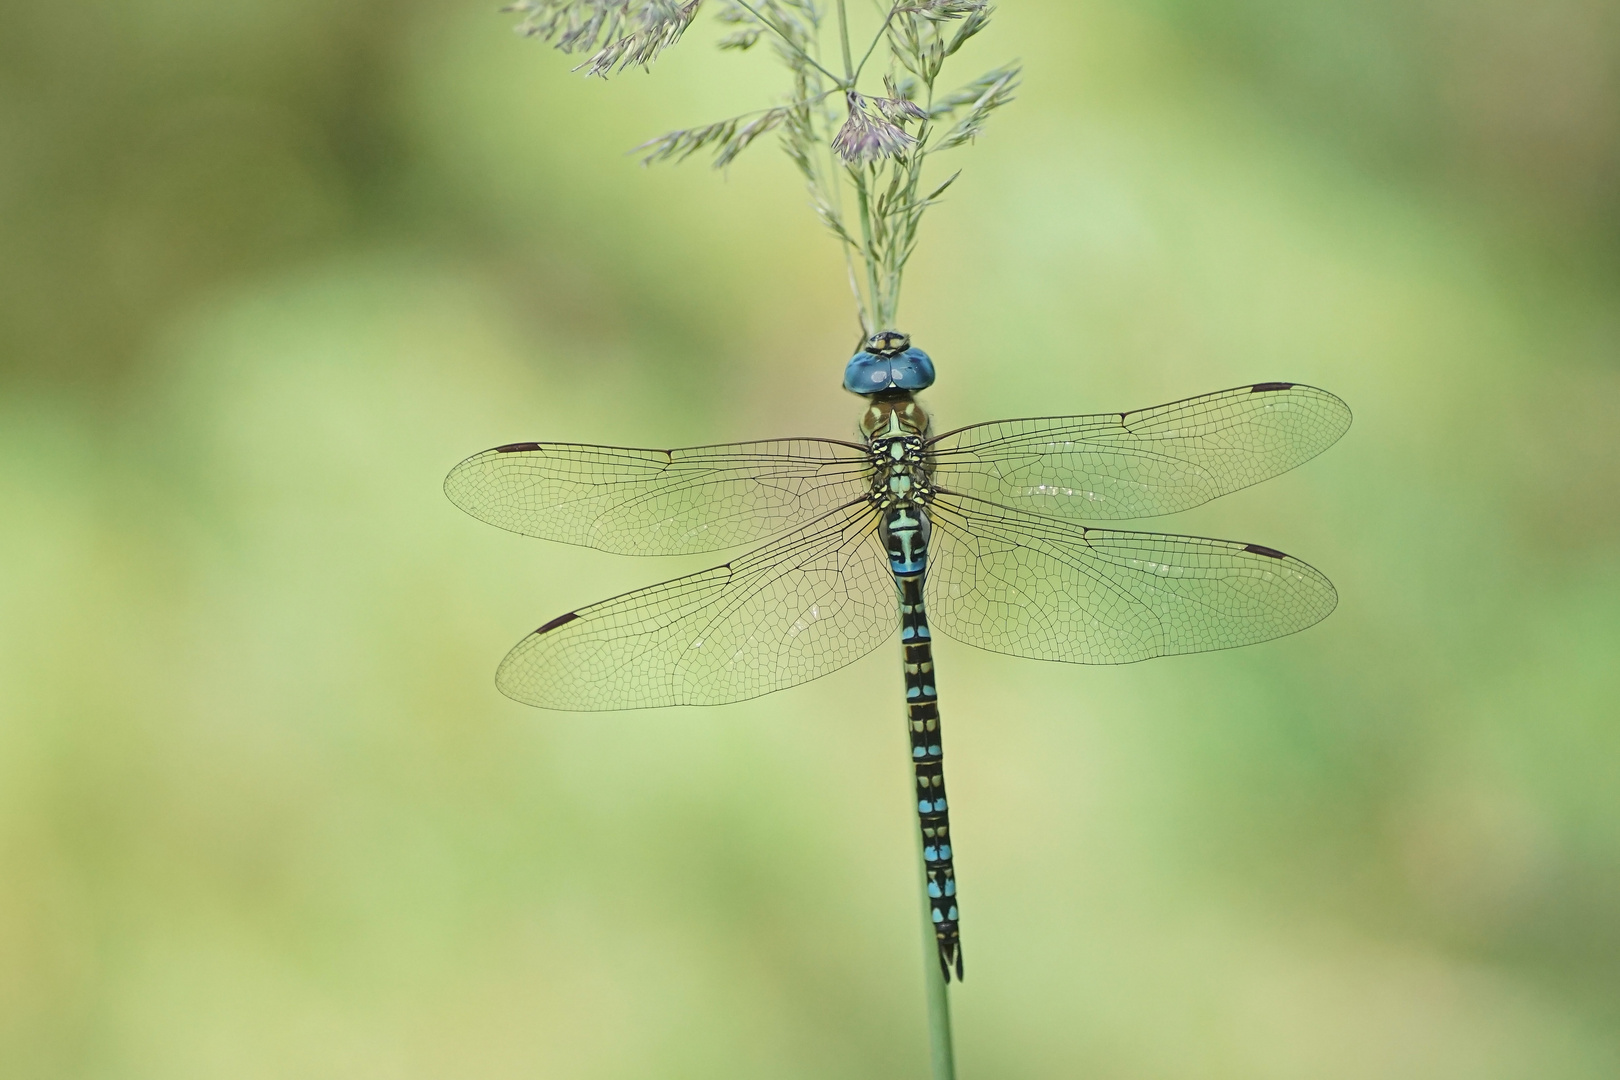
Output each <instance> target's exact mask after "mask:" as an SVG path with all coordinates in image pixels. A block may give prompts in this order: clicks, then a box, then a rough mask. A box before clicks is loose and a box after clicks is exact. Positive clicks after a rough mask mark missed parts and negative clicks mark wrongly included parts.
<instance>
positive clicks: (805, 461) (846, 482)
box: [444, 439, 867, 555]
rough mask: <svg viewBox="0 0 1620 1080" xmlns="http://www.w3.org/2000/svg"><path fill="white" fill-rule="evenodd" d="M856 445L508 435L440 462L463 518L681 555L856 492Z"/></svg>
mask: <svg viewBox="0 0 1620 1080" xmlns="http://www.w3.org/2000/svg"><path fill="white" fill-rule="evenodd" d="M866 473H867V457H866V452H865V451H864V450H863V449H862V448H861V447H859V446H856V445H854V444H853V443H842V442H837V441H834V440H831V439H780V440H774V441H770V442H752V443H732V444H729V445H725V446H694V447H689V448H687V449H683V450H635V449H629V448H625V447H617V446H583V445H579V444H575V443H514V444H512V445H510V446H502V447H497V448H496V449H494V450H486V451H484V452H483V453H481V454H475V455H473V456H472V457H470V458H468V459H467V460H466V461H463V462H462V463H461V464H459V465H457V466H456V467H455V468H454V469H452V470H450V475H449V476H448V477H446V478H445V482H444V491H445V494H446V495H448V496H449V497H450V501H451V502H453V503H455V504H456V505H457V506H459V507H461V508H462V509H463V510H465V511H467V513H469V514H471V515H472V516H473V517H475V518H478V519H480V520H482V521H487V522H489V523H490V524H491V525H498V526H500V527H501V528H503V529H510V530H511V531H512V532H517V533H523V534H524V535H526V536H538V537H541V538H543V539H546V540H560V541H562V542H563V543H566V544H578V545H581V546H583V547H592V548H599V549H601V550H602V551H612V552H616V553H618V554H621V555H685V554H693V553H696V552H702V551H718V550H720V549H722V548H728V547H735V546H737V545H738V544H746V543H752V542H753V541H756V540H760V539H763V538H764V537H767V536H773V535H775V534H776V533H779V532H785V531H787V530H789V529H793V528H799V527H802V526H805V525H807V524H809V523H810V522H812V521H815V520H816V519H817V518H820V517H821V516H822V515H824V514H826V513H828V512H829V511H831V510H833V509H834V508H836V507H839V506H843V505H844V504H846V503H850V502H853V501H855V500H856V499H858V498H860V497H861V496H862V495H863V494H864V493H865V492H866V490H867V481H866V479H865V476H866Z"/></svg>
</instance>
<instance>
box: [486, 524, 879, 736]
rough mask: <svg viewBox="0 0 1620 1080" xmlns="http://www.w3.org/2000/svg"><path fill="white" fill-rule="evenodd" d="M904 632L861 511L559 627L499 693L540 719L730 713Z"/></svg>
mask: <svg viewBox="0 0 1620 1080" xmlns="http://www.w3.org/2000/svg"><path fill="white" fill-rule="evenodd" d="M898 625H899V605H898V601H897V600H896V597H895V586H894V579H893V578H892V577H891V576H890V574H889V567H888V563H887V561H886V559H885V557H884V554H883V549H882V546H881V545H880V544H879V543H878V539H877V513H876V511H875V510H874V509H872V508H871V506H870V504H869V503H866V502H864V501H863V502H862V503H860V504H858V505H854V506H851V507H849V508H848V509H847V510H846V511H842V512H839V513H835V514H832V515H830V516H829V518H828V519H827V520H826V521H823V522H820V523H817V524H816V525H815V526H812V527H811V528H809V529H805V530H802V531H800V532H798V533H795V534H793V535H791V536H786V537H783V538H782V539H780V540H777V541H774V542H772V543H771V544H768V545H767V546H765V547H762V548H759V549H757V550H755V551H751V552H749V553H748V554H746V555H742V556H739V557H738V558H736V559H733V560H732V561H731V562H729V563H726V564H725V565H724V566H717V567H715V568H714V569H712V570H705V571H703V572H701V573H697V574H691V575H689V576H687V577H682V578H676V579H675V580H674V581H666V582H664V583H663V584H661V585H654V586H652V587H650V588H646V589H639V590H637V591H636V592H632V593H625V594H624V595H623V596H617V597H614V598H613V599H612V600H604V601H602V602H601V603H599V604H592V605H591V606H590V607H584V608H580V609H579V610H578V611H573V612H570V613H568V614H567V615H564V616H561V617H560V618H557V619H553V620H552V621H551V622H549V623H547V624H546V625H544V626H542V627H541V628H540V629H538V630H536V631H535V632H534V633H532V634H530V635H529V636H528V637H526V638H524V639H523V640H522V641H521V642H519V643H518V645H517V647H516V648H514V649H513V650H512V651H511V652H510V653H508V654H507V655H506V659H505V660H503V661H501V666H500V669H499V671H497V672H496V675H495V684H496V685H497V686H499V687H500V689H501V692H502V693H504V694H506V695H507V696H508V697H512V698H515V699H517V700H518V701H522V702H526V703H527V704H530V705H538V706H540V707H541V708H545V709H570V710H577V711H581V712H593V711H596V710H600V709H650V708H655V707H658V706H661V705H722V704H725V703H726V702H729V701H742V700H743V699H745V698H751V697H758V696H759V695H760V694H768V693H770V692H771V691H773V690H783V689H786V688H787V687H789V686H797V685H798V684H799V683H803V682H809V681H810V680H811V679H814V678H818V677H820V676H822V675H825V674H827V673H828V672H830V671H835V670H837V669H838V668H841V667H843V666H844V665H845V664H849V663H853V662H854V661H855V660H858V659H860V658H861V657H862V656H865V655H866V654H867V653H869V652H871V651H872V650H873V649H875V648H877V647H878V646H879V645H881V644H882V643H883V642H884V641H886V640H887V639H888V638H889V637H890V636H891V635H892V634H893V633H894V631H895V629H896V627H897V626H898Z"/></svg>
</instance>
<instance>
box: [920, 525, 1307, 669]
mask: <svg viewBox="0 0 1620 1080" xmlns="http://www.w3.org/2000/svg"><path fill="white" fill-rule="evenodd" d="M929 518H930V520H931V521H932V522H933V536H932V539H931V540H930V543H929V556H928V578H927V593H926V595H927V601H928V609H929V617H930V622H931V623H932V624H933V625H934V626H936V627H938V628H939V629H940V630H943V631H944V632H945V633H946V634H949V635H950V636H951V637H954V638H956V639H957V640H959V641H963V642H966V643H967V644H969V645H977V646H978V647H979V648H981V649H989V650H991V651H992V652H1001V653H1011V654H1012V655H1014V656H1028V657H1032V658H1034V659H1037V660H1066V661H1070V662H1072V663H1079V664H1129V663H1134V662H1135V661H1137V660H1147V659H1149V658H1150V657H1155V656H1172V655H1175V654H1178V653H1194V652H1207V651H1209V650H1212V649H1229V648H1232V647H1234V646H1237V645H1251V644H1254V643H1255V642H1258V641H1268V640H1270V639H1272V638H1276V637H1282V636H1283V635H1285V634H1292V633H1294V632H1296V631H1299V630H1303V629H1305V628H1306V627H1307V626H1310V625H1312V624H1313V623H1316V622H1319V621H1320V620H1322V619H1324V618H1326V617H1327V615H1328V613H1329V612H1331V611H1332V610H1333V607H1334V605H1335V604H1336V603H1337V602H1338V595H1337V594H1336V593H1335V592H1334V591H1333V585H1332V583H1331V582H1329V581H1328V579H1327V578H1325V577H1323V576H1322V575H1321V574H1320V573H1318V572H1317V571H1316V570H1315V569H1313V568H1312V567H1310V566H1307V565H1306V564H1305V563H1303V562H1300V561H1299V560H1298V559H1295V558H1291V557H1289V556H1287V555H1284V554H1283V553H1282V552H1280V551H1274V550H1272V549H1271V548H1267V547H1263V546H1261V545H1258V544H1240V543H1235V542H1233V541H1230V540H1208V539H1204V538H1202V537H1196V536H1164V535H1160V534H1158V533H1142V532H1123V531H1120V530H1116V529H1092V528H1086V527H1084V526H1080V525H1075V524H1071V523H1069V522H1066V521H1058V520H1054V519H1051V518H1042V517H1038V516H1036V515H1034V514H1027V513H1024V512H1022V511H1017V510H1009V509H1006V508H1004V507H998V506H994V505H991V504H987V503H982V502H978V501H977V500H962V499H954V498H950V497H946V496H942V497H940V498H938V499H936V500H935V501H934V503H933V505H932V506H930V508H929Z"/></svg>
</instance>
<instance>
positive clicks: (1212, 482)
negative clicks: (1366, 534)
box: [930, 383, 1350, 521]
mask: <svg viewBox="0 0 1620 1080" xmlns="http://www.w3.org/2000/svg"><path fill="white" fill-rule="evenodd" d="M1349 427H1350V408H1349V406H1347V405H1346V404H1345V403H1344V402H1342V401H1340V400H1339V399H1338V398H1336V397H1334V396H1333V395H1332V394H1330V393H1328V392H1327V391H1326V390H1318V389H1316V388H1315V387H1312V386H1303V385H1299V384H1294V383H1257V384H1255V385H1252V386H1240V387H1237V388H1236V389H1233V390H1222V391H1219V392H1217V393H1214V394H1205V395H1203V396H1202V397H1195V398H1188V399H1187V400H1185V401H1177V402H1172V403H1171V404H1169V405H1159V406H1156V407H1154V408H1151V409H1138V410H1137V411H1136V412H1128V413H1101V414H1098V415H1095V416H1054V417H1039V418H1032V419H1028V420H1001V421H996V422H994V423H989V424H976V425H974V426H973V427H966V428H960V429H958V430H956V431H951V432H947V433H945V434H944V435H941V436H939V437H938V438H936V439H934V440H933V441H932V443H931V444H930V449H931V450H932V451H933V455H934V459H935V462H936V465H937V471H936V472H935V475H934V483H935V485H936V486H937V487H939V488H940V489H941V490H945V491H950V492H954V493H957V494H960V495H968V496H974V497H977V498H981V499H987V500H989V501H991V502H997V503H1002V504H1004V505H1008V506H1016V507H1022V508H1024V509H1027V510H1033V511H1035V512H1036V513H1039V514H1046V515H1051V516H1056V517H1063V518H1076V519H1079V520H1083V521H1108V520H1119V519H1122V518H1141V517H1153V516H1156V515H1158V514H1173V513H1175V512H1177V511H1178V510H1186V509H1188V508H1190V507H1194V506H1197V505H1199V504H1200V503H1205V502H1208V501H1209V500H1210V499H1213V498H1216V497H1217V496H1220V495H1225V494H1227V493H1228V492H1232V491H1237V490H1238V489H1239V488H1245V487H1248V486H1249V485H1250V484H1257V483H1259V482H1260V481H1262V480H1265V479H1268V478H1270V477H1273V476H1276V475H1277V474H1279V473H1283V472H1287V471H1288V470H1289V469H1292V468H1293V467H1294V466H1296V465H1299V464H1300V463H1302V462H1305V461H1308V460H1309V459H1311V458H1313V457H1315V456H1316V455H1317V454H1320V453H1321V452H1322V451H1323V450H1326V449H1327V448H1328V447H1329V446H1331V445H1333V443H1334V442H1335V441H1336V440H1337V439H1338V438H1339V436H1341V435H1343V434H1344V433H1345V431H1346V430H1347V429H1348V428H1349Z"/></svg>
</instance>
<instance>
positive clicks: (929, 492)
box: [871, 435, 934, 509]
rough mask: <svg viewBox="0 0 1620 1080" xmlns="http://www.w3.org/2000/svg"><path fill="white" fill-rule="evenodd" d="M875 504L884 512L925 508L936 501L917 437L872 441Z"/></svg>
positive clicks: (884, 438)
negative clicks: (907, 508)
mask: <svg viewBox="0 0 1620 1080" xmlns="http://www.w3.org/2000/svg"><path fill="white" fill-rule="evenodd" d="M871 454H872V466H873V471H872V492H871V497H872V501H873V502H875V503H876V504H877V505H878V506H879V507H881V508H883V509H889V508H892V507H896V506H922V505H926V504H927V503H928V501H929V500H930V499H932V498H933V495H934V490H933V485H932V483H931V481H930V479H929V469H928V466H927V463H926V461H925V458H924V452H923V441H922V439H921V438H919V437H918V436H916V435H886V436H879V437H877V438H875V439H873V440H872V442H871Z"/></svg>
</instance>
